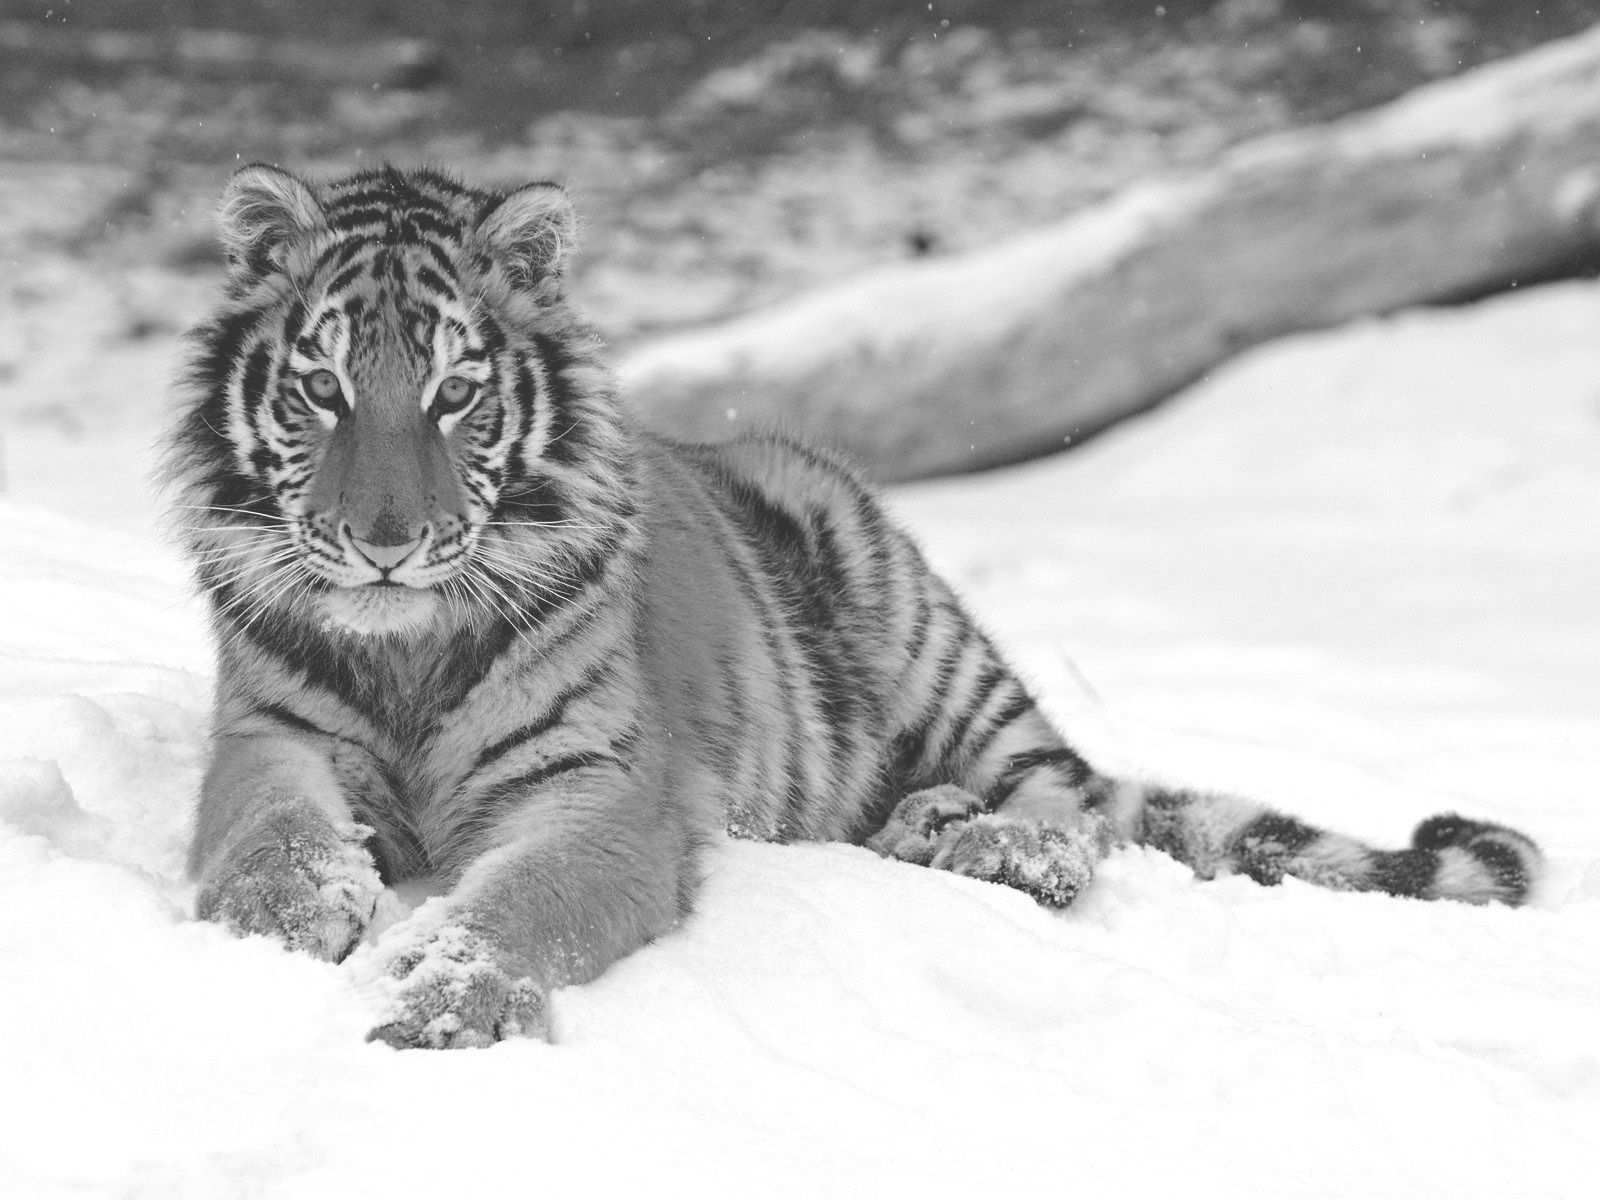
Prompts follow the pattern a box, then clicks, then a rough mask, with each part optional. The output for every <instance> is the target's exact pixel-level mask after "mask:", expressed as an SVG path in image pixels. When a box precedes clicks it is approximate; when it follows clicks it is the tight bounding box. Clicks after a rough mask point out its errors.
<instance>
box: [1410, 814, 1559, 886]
mask: <svg viewBox="0 0 1600 1200" xmlns="http://www.w3.org/2000/svg"><path fill="white" fill-rule="evenodd" d="M1411 845H1412V851H1411V854H1413V855H1429V856H1431V857H1432V860H1433V871H1432V875H1433V878H1432V880H1431V884H1430V885H1429V886H1427V888H1426V890H1425V891H1424V892H1422V893H1421V894H1423V895H1426V896H1428V897H1429V898H1438V899H1446V900H1464V901H1466V902H1467V903H1469V904H1487V903H1489V902H1490V901H1498V902H1500V903H1502V904H1510V905H1513V906H1515V905H1520V904H1524V903H1526V902H1527V899H1528V897H1529V895H1530V894H1531V893H1532V892H1533V888H1534V885H1535V884H1537V883H1538V881H1539V876H1540V875H1541V874H1542V872H1543V869H1544V855H1543V854H1542V853H1541V852H1540V850H1539V847H1538V845H1537V844H1536V843H1535V842H1534V841H1533V839H1532V838H1530V837H1527V836H1525V835H1524V834H1521V833H1518V832H1517V831H1516V830H1515V829H1508V828H1506V827H1505V826H1504V825H1493V824H1490V823H1489V822H1487V821H1474V820H1472V819H1470V818H1468V817H1463V816H1460V815H1458V814H1456V813H1441V814H1439V815H1438V816H1434V817H1429V818H1428V819H1427V820H1426V821H1423V822H1422V824H1420V825H1418V826H1417V828H1416V832H1414V833H1413V834H1412V835H1411ZM1404 853H1405V852H1402V854H1404ZM1397 857H1398V856H1397Z"/></svg>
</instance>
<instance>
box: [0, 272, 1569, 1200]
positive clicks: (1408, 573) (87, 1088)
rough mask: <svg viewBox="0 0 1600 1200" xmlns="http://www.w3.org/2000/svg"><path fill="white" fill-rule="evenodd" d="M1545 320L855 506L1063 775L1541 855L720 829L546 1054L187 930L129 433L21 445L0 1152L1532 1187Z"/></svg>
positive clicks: (25, 1173)
mask: <svg viewBox="0 0 1600 1200" xmlns="http://www.w3.org/2000/svg"><path fill="white" fill-rule="evenodd" d="M1597 329H1600V287H1597V286H1595V285H1589V284H1571V285H1563V286H1559V287H1551V288H1545V289H1541V290H1538V291H1536V292H1529V293H1526V294H1522V295H1514V296H1511V297H1509V298H1505V299H1501V300H1496V301H1494V302H1491V303H1486V304H1483V305H1479V306H1476V307H1474V308H1471V309H1461V310H1454V311H1441V312H1430V313H1415V314H1407V315H1402V316H1400V317H1398V318H1396V319H1393V320H1387V321H1383V322H1374V323H1369V324H1364V325H1361V326H1357V327H1353V328H1350V329H1346V330H1340V331H1334V332H1330V333H1326V334H1321V335H1317V336H1313V337H1302V338H1297V339H1294V340H1292V341H1286V342H1283V343H1280V344H1278V345H1275V346H1272V347H1267V348H1265V349H1262V350H1260V351H1257V352H1255V353H1252V354H1250V355H1248V356H1246V357H1245V358H1243V359H1241V360H1239V361H1238V362H1237V363H1236V364H1234V365H1233V366H1230V367H1229V368H1228V369H1226V370H1223V371H1219V372H1218V373H1216V375H1215V376H1214V377H1213V378H1211V379H1210V380H1209V381H1207V382H1205V383H1203V384H1202V385H1200V386H1198V387H1196V388H1194V389H1192V390H1191V391H1190V392H1189V393H1188V394H1186V395H1185V396H1184V397H1182V398H1181V399H1180V400H1179V401H1178V402H1176V403H1174V404H1173V405H1171V406H1169V407H1168V408H1166V409H1164V410H1162V411H1160V412H1158V413H1156V414H1153V415H1151V416H1149V417H1147V418H1144V419H1142V420H1140V421H1139V422H1137V423H1135V424H1132V425H1128V426H1125V427H1124V428H1123V429H1121V430H1120V431H1118V432H1116V433H1114V434H1112V435H1108V436H1106V437H1104V438H1102V439H1100V440H1099V441H1097V442H1096V443H1094V444H1092V445H1090V446H1088V447H1086V448H1084V449H1083V450H1082V451H1080V452H1078V453H1075V454H1073V455H1071V456H1068V457H1065V458H1062V459H1059V460H1056V461H1051V462H1045V463H1040V464H1037V465H1033V466H1030V467H1026V468H1022V469H1017V470H1012V471H1007V472H1004V473H995V474H991V475H987V476H983V477H979V478H974V479H969V480H964V481H950V482H943V483H936V484H926V485H921V486H918V487H915V488H909V489H905V490H902V491H900V492H898V493H897V494H896V495H895V496H894V502H895V504H896V507H897V509H898V511H899V512H900V513H901V514H902V516H903V518H904V519H905V520H906V521H907V522H908V523H909V524H910V525H911V526H912V527H913V528H915V529H916V530H918V531H919V532H920V533H921V534H922V535H923V536H924V537H925V539H926V541H927V543H928V545H929V547H930V552H931V554H932V556H933V558H934V559H935V561H936V562H937V563H938V564H939V565H940V566H941V567H942V568H943V569H944V570H946V571H947V572H949V573H950V575H951V576H952V577H954V578H955V579H956V580H957V581H958V583H959V584H960V586H961V587H962V588H963V590H964V591H965V592H966V594H967V595H968V596H969V597H970V599H971V600H972V602H973V604H974V605H975V607H976V608H977V610H978V611H979V612H980V613H981V614H982V615H983V616H984V618H985V619H986V621H987V622H988V623H989V625H990V626H991V627H992V628H993V630H994V631H995V633H996V634H997V635H998V636H999V637H1000V639H1001V640H1002V642H1003V643H1004V644H1006V645H1008V646H1009V647H1010V648H1011V649H1012V651H1013V654H1014V657H1015V658H1016V660H1017V661H1018V663H1019V664H1020V665H1021V666H1022V667H1023V669H1024V671H1025V673H1026V674H1027V675H1028V676H1029V677H1030V678H1032V679H1033V680H1034V681H1035V682H1036V684H1037V685H1038V687H1039V689H1040V691H1041V693H1042V695H1043V697H1044V701H1045V703H1046V704H1047V706H1048V707H1049V708H1050V709H1051V710H1052V711H1053V712H1054V713H1055V714H1056V715H1057V716H1058V717H1059V718H1060V719H1061V720H1062V721H1064V722H1066V723H1067V725H1068V727H1069V728H1070V729H1071V730H1072V732H1073V734H1074V736H1075V737H1076V738H1077V739H1078V740H1079V741H1080V742H1081V743H1082V745H1083V747H1084V748H1085V749H1086V750H1087V751H1088V752H1089V753H1090V754H1091V755H1092V756H1094V757H1095V758H1097V759H1098V760H1099V761H1101V762H1103V763H1105V764H1107V765H1108V766H1110V767H1113V768H1116V769H1120V770H1127V771H1134V772H1139V773H1144V774H1150V775H1155V776H1160V777H1164V778H1169V779H1173V780H1181V781H1184V782H1190V783H1195V784H1201V785H1210V786H1218V787H1230V788H1237V789H1242V790H1245V791H1248V792H1250V793H1253V794H1259V795H1261V796H1262V797H1264V798H1268V799H1271V800H1273V801H1276V802H1277V803H1279V804H1281V805H1283V806H1284V807H1285V808H1286V809H1288V810H1290V811H1292V812H1295V813H1297V814H1300V815H1303V816H1305V817H1308V818H1311V819H1315V820H1318V821H1321V822H1324V823H1328V824H1331V825H1334V826H1336V827H1338V828H1340V829H1342V830H1345V831H1347V832H1351V833H1355V834H1360V835H1363V836H1366V837H1369V838H1372V839H1374V840H1378V841H1383V842H1388V843H1398V842H1400V841H1401V839H1403V838H1404V837H1405V836H1406V835H1407V834H1408V832H1409V830H1410V829H1411V827H1412V826H1413V825H1414V824H1415V823H1416V821H1417V820H1419V819H1420V818H1422V817H1424V816H1426V815H1428V814H1430V813H1433V812H1437V811H1442V810H1448V809H1459V810H1461V811H1463V812H1465V813H1468V814H1471V815H1477V816H1482V817H1484V818H1487V819H1491V820H1501V821H1505V822H1509V823H1513V824H1516V825H1518V826H1520V827H1522V828H1524V829H1526V830H1527V831H1528V832H1529V833H1531V834H1532V835H1533V836H1535V837H1536V838H1538V839H1539V840H1540V842H1541V843H1542V844H1543V846H1544V847H1545V849H1546V851H1547V853H1548V854H1549V855H1550V859H1551V874H1550V878H1549V880H1548V882H1547V884H1546V885H1545V886H1544V887H1543V889H1542V890H1541V892H1540V893H1539V895H1538V896H1537V897H1536V900H1535V903H1534V905H1533V906H1532V907H1530V908H1527V909H1523V910H1517V911H1513V910H1509V909H1504V908H1499V907H1490V908H1473V907H1468V906H1464V905H1457V904H1448V903H1443V904H1424V903H1419V902H1410V901H1400V900H1393V899H1389V898H1385V897H1381V896H1367V895H1344V894H1335V893H1329V892H1325V891H1319V890H1317V889H1314V888H1311V887H1308V886H1305V885H1302V884H1299V883H1296V882H1293V881H1291V882H1289V883H1287V884H1285V885H1284V886H1282V887H1279V888H1270V889H1269V888H1262V887H1258V886H1256V885H1255V884H1253V883H1250V882H1249V881H1247V880H1244V879H1226V880H1221V881H1217V882H1213V883H1199V882H1197V881H1195V880H1194V879H1193V878H1192V876H1191V875H1190V874H1189V872H1188V871H1186V870H1185V869H1184V868H1182V867H1180V866H1179V865H1177V864H1176V863H1174V862H1172V861H1171V860H1170V859H1167V858H1165V857H1163V856H1161V855H1159V854H1156V853H1153V852H1149V851H1144V850H1140V849H1128V850H1123V851H1119V852H1117V853H1115V854H1114V855H1113V856H1112V857H1111V859H1110V860H1109V861H1108V862H1106V863H1105V864H1104V866H1103V867H1102V869H1101V871H1100V873H1099V875H1098V876H1097V878H1096V880H1095V881H1094V883H1093V884H1092V885H1091V886H1090V887H1089V888H1088V889H1087V891H1086V892H1085V893H1084V894H1083V895H1082V896H1081V897H1080V898H1079V900H1078V901H1077V903H1076V904H1075V906H1074V907H1073V908H1072V909H1071V910H1070V911H1068V912H1067V913H1065V914H1052V913H1049V912H1047V911H1045V910H1043V909H1041V908H1039V907H1037V906H1036V905H1034V904H1033V903H1032V902H1030V901H1029V900H1028V899H1027V898H1026V897H1024V896H1022V895H1020V894H1017V893H1014V892H1010V891H1007V890H1005V889H1001V888H996V887H991V886H988V885H984V884H979V883H975V882H972V881H970V880H966V879H961V878H956V877H952V876H950V875H947V874H944V873H940V872H934V871H927V870H922V869H919V868H915V867H910V866H905V865H901V864H893V863H887V862H884V861H881V860H879V859H877V858H876V857H874V856H873V855H872V854H871V853H869V852H868V851H865V850H862V849H858V848H851V847H842V846H803V847H773V846H763V845H751V844H744V843H732V842H728V843H724V844H721V845H719V846H717V847H716V848H715V852H714V853H713V854H712V856H711V861H710V876H709V879H708V881H707V885H706V889H705V892H704V896H703V899H702V902H701V905H700V910H699V912H698V913H697V914H696V915H695V916H694V917H693V919H691V920H690V921H689V922H688V923H686V925H685V926H684V927H683V928H682V929H681V930H680V931H678V932H676V933H674V934H673V935H671V936H669V937H667V938H664V939H662V940H661V941H660V942H659V943H657V944H655V945H653V946H651V947H649V948H648V949H646V950H644V951H642V952H640V953H639V954H636V955H634V956H633V957H631V958H629V959H628V960H626V961H624V962H622V963H621V964H619V965H618V966H616V967H614V968H613V969H612V970H610V971H609V972H607V973H606V974H605V975H604V976H603V977H602V978H601V979H599V980H598V981H596V982H595V983H593V984H591V985H589V986H587V987H583V988H573V989H567V990H565V991H563V992H560V993H557V994H556V996H555V997H554V998H553V1001H552V1005H551V1010H552V1011H551V1013H550V1017H551V1020H552V1022H553V1026H554V1030H555V1033H556V1038H557V1040H556V1043H555V1044H553V1045H551V1044H545V1043H542V1042H536V1041H518V1042H510V1043H504V1044H501V1045H499V1046H496V1047H494V1048H493V1049H490V1050H487V1051H459V1052H452V1053H423V1052H407V1053H400V1052H395V1051H392V1050H390V1049H389V1048H388V1047H386V1046H382V1045H376V1044H369V1043H366V1042H365V1041H364V1040H363V1037H364V1035H365V1033H366V1031H367V1030H368V1029H369V1028H370V1026H371V1024H372V1022H373V1019H374V1017H375V1005H376V1004H377V1000H375V998H374V996H373V994H372V989H371V988H370V987H369V986H367V981H364V980H363V979H362V978H361V976H360V971H359V969H358V968H359V966H360V960H362V959H363V956H361V955H358V956H357V958H358V961H357V962H356V963H355V964H352V965H349V966H345V967H333V966H329V965H325V964H322V963H318V962H314V961H312V960H310V959H309V958H305V957H301V956H295V955H290V954H287V953H284V952H282V951H280V950H278V949H277V948H275V947H274V946H272V945H271V944H269V943H267V942H265V941H262V940H239V939H235V938H232V937H230V936H228V935H227V934H226V933H224V932H223V931H221V930H220V929H218V928H214V927H212V926H209V925H204V924H200V923H196V922H194V921H192V920H191V919H189V913H190V912H191V911H192V904H193V888H192V886H191V885H190V884H189V883H187V882H186V881H185V880H184V879H183V876H182V860H183V853H184V845H185V838H186V822H187V820H188V817H189V810H190V805H191V803H192V798H193V796H194V794H195V790H196V787H197V784H198V779H199V774H200V771H201V770H202V766H203V755H204V736H205V730H206V722H207V706H208V697H209V677H208V675H209V670H210V659H209V647H208V645H207V641H206V635H205V630H204V622H203V617H202V614H201V611H200V608H199V606H198V605H197V603H196V602H195V601H194V600H192V599H191V598H190V597H189V595H188V593H187V589H186V585H185V580H184V572H183V569H182V567H181V565H180V564H179V563H178V562H177V561H175V559H174V557H173V554H172V552H171V551H170V550H169V549H167V548H166V546H165V544H164V543H163V541H162V540H161V539H160V538H159V537H158V536H157V535H156V534H155V533H154V532H153V531H152V530H151V529H149V528H148V527H147V522H148V519H149V518H148V514H149V512H150V505H149V502H148V500H147V499H146V498H145V497H144V496H143V495H142V494H139V493H137V492H135V491H132V490H130V487H131V485H130V484H126V483H123V482H121V481H124V480H133V479H135V478H136V477H137V474H138V473H137V472H135V471H133V470H131V469H128V468H126V467H124V468H123V469H122V470H120V471H116V472H114V473H105V474H102V473H100V464H112V463H114V462H115V461H116V459H117V456H118V452H119V451H120V452H121V453H122V454H123V456H125V457H128V456H137V455H139V454H141V453H142V450H141V447H142V446H143V445H145V444H146V443H147V442H148V440H149V436H150V430H148V429H132V428H129V429H121V428H120V427H119V432H117V433H116V434H115V435H114V436H112V435H108V436H107V438H106V439H102V440H101V441H98V442H94V441H91V442H89V443H82V444H77V445H75V444H74V443H72V442H71V441H70V440H68V439H66V438H62V439H61V440H59V441H58V442H51V441H49V440H48V439H44V438H39V439H35V440H34V441H32V442H30V443H29V449H28V462H27V464H26V466H27V469H26V470H25V471H17V470H15V469H13V470H12V471H11V473H10V480H11V492H10V495H9V497H8V498H7V499H5V500H4V501H3V502H0V606H3V612H4V615H5V617H6V620H4V621H0V914H3V915H0V1026H3V1027H4V1029H5V1030H6V1034H7V1036H6V1039H5V1048H4V1050H3V1051H0V1065H3V1078H4V1081H5V1082H4V1085H3V1086H0V1119H3V1129H4V1134H5V1136H4V1137H3V1138H0V1180H5V1181H6V1184H5V1189H4V1190H6V1191H7V1193H8V1194H15V1195H19V1196H20V1195H25V1196H30V1197H33V1196H55V1195H132V1196H163V1197H166V1196H195V1197H216V1196H231V1195H250V1196H265V1197H342V1196H351V1195H390V1196H397V1197H403V1196H425V1195H463V1194H478V1193H484V1194H494V1193H497V1192H506V1193H508V1194H521V1193H523V1192H526V1191H544V1192H549V1191H554V1190H556V1189H561V1188H566V1187H581V1188H583V1189H584V1190H585V1192H586V1193H597V1194H600V1195H608V1194H623V1193H625V1192H626V1193H635V1194H637V1193H639V1192H642V1191H644V1190H645V1189H648V1190H649V1194H652V1195H663V1196H674V1195H687V1194H694V1195H702V1196H721V1195H729V1196H732V1195H760V1196H780V1197H781V1196H797V1197H799V1196H805V1197H814V1196H821V1195H858V1194H881V1195H889V1196H893V1195H909V1194H920V1195H928V1194H932V1195H957V1194H967V1193H971V1192H973V1191H975V1190H977V1189H980V1188H981V1189H983V1190H984V1191H985V1192H991V1193H992V1192H993V1191H994V1190H995V1189H996V1188H997V1187H999V1188H1002V1189H1004V1190H1006V1191H1007V1192H1018V1193H1022V1194H1042V1195H1059V1194H1071V1193H1077V1192H1083V1191H1087V1190H1090V1189H1095V1190H1098V1189H1101V1188H1107V1187H1109V1188H1112V1189H1114V1190H1115V1193H1116V1194H1118V1195H1130V1196H1144V1195H1157V1194H1164V1193H1167V1192H1174V1193H1177V1192H1181V1193H1182V1194H1185V1195H1196V1196H1212V1195H1224V1194H1226V1195H1238V1194H1244V1195H1263V1196H1274V1197H1302V1196H1304V1197H1342V1196H1357V1195H1359V1196H1373V1197H1381V1196H1432V1195H1449V1196H1452V1197H1473V1196H1484V1197H1488V1196H1496V1197H1502V1196H1518V1197H1534V1196H1571V1195H1575V1194H1580V1193H1581V1192H1582V1190H1583V1189H1584V1187H1585V1186H1586V1184H1587V1183H1588V1181H1589V1180H1590V1179H1592V1178H1593V1177H1594V1175H1595V1172H1596V1171H1597V1170H1600V1151H1597V1150H1596V1149H1595V1143H1594V1139H1593V1130H1594V1127H1595V1119H1596V1117H1597V1116H1600V1022H1597V1021H1596V1020H1595V1013H1596V1012H1597V1011H1600V809H1597V808H1596V806H1595V804H1594V803H1593V799H1592V797H1593V792H1594V787H1595V782H1594V781H1595V780H1596V778H1597V777H1600V738H1597V737H1596V734H1597V732H1600V729H1597V724H1596V714H1597V713H1600V605H1597V604H1596V603H1595V598H1596V597H1597V596H1600V540H1597V537H1596V533H1595V530H1596V529H1597V528H1600V338H1597V337H1595V335H1594V331H1595V330H1597ZM78 366H79V370H78V373H77V375H76V376H75V377H74V378H73V380H72V386H73V387H75V388H76V389H78V391H79V392H81V393H82V394H84V395H86V396H90V397H94V396H104V395H108V394H111V393H113V392H114V391H115V390H116V389H117V388H119V387H121V386H123V383H124V381H123V380H122V379H121V378H120V377H108V376H107V375H106V374H105V373H104V372H105V370H106V369H105V368H104V367H103V366H97V364H96V362H94V361H85V362H81V363H80V364H79V365H78ZM97 371H99V372H101V373H98V374H97ZM85 446H86V449H85ZM8 449H11V450H13V451H14V446H12V447H8ZM86 461H87V462H88V463H89V464H90V466H89V468H88V469H87V470H86V469H85V467H84V466H83V464H84V462H86ZM13 463H14V460H13ZM108 471H109V468H108ZM43 502H49V503H50V504H52V505H54V506H55V507H54V508H53V509H52V508H45V507H42V504H43ZM417 899H418V896H417V895H415V894H411V893H408V894H407V895H405V896H397V895H392V894H390V895H386V896H385V897H384V900H383V902H382V908H383V912H384V920H383V922H382V923H383V924H392V923H393V922H395V921H399V920H401V919H403V918H404V916H405V913H406V912H407V910H408V908H409V906H410V905H411V904H413V903H415V902H416V900H417ZM395 932H396V933H397V934H398V933H399V932H400V931H399V930H396V931H395Z"/></svg>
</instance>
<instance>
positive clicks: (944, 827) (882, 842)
mask: <svg viewBox="0 0 1600 1200" xmlns="http://www.w3.org/2000/svg"><path fill="white" fill-rule="evenodd" d="M982 808H983V802H982V801H981V800H979V799H978V797H976V796H974V795H973V794H972V793H971V792H969V791H966V790H964V789H962V788H958V787H955V786H953V785H951V784H941V785H940V786H939V787H931V788H924V789H923V790H922V791H920V792H912V793H911V794H910V795H909V796H907V797H905V799H903V800H901V801H900V803H899V804H897V805H895V809H894V811H893V812H892V813H890V814H889V819H888V821H886V822H885V823H884V826H883V828H882V829H880V830H879V831H878V832H877V833H875V834H873V835H872V837H870V838H868V839H867V849H869V850H872V851H873V852H875V853H877V854H881V855H883V857H885V858H893V859H898V860H899V861H901V862H909V863H916V864H918V865H919V866H927V865H928V864H929V863H931V862H932V861H933V859H934V857H935V856H936V855H937V854H938V853H939V850H940V847H941V846H942V845H943V844H945V843H946V842H948V841H950V840H951V839H952V838H953V837H954V835H955V834H956V832H957V831H958V830H959V829H960V828H961V827H962V826H963V825H965V824H966V822H968V821H970V820H971V819H972V817H973V815H974V814H976V813H978V812H980V811H982Z"/></svg>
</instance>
